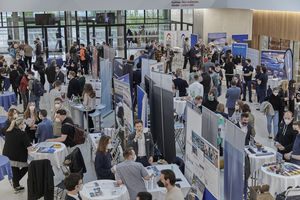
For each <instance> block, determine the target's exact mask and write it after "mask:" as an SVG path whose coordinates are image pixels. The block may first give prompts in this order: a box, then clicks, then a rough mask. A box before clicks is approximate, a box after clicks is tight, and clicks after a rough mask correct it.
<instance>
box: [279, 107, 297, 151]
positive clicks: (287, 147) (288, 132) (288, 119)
mask: <svg viewBox="0 0 300 200" xmlns="http://www.w3.org/2000/svg"><path fill="white" fill-rule="evenodd" d="M293 120H294V118H293V113H291V112H290V111H287V112H285V113H284V116H283V121H282V122H281V123H280V124H279V128H278V132H277V135H276V137H275V139H274V140H275V147H276V148H277V151H278V152H279V153H281V154H283V155H284V154H286V153H289V152H291V151H292V150H293V145H294V141H295V139H296V136H297V131H295V130H294V129H293Z"/></svg>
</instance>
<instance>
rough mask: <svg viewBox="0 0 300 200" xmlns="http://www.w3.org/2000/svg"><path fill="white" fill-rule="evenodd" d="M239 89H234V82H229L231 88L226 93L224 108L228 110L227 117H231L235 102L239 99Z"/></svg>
mask: <svg viewBox="0 0 300 200" xmlns="http://www.w3.org/2000/svg"><path fill="white" fill-rule="evenodd" d="M240 94H241V88H239V87H236V81H234V80H232V81H231V87H230V88H229V89H228V90H227V92H226V96H225V97H226V99H227V101H226V108H227V109H228V115H229V117H231V116H232V115H233V113H234V110H235V104H236V101H237V100H238V99H239V98H240Z"/></svg>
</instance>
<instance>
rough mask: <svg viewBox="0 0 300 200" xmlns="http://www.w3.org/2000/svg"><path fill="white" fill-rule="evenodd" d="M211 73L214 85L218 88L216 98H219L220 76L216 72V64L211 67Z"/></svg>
mask: <svg viewBox="0 0 300 200" xmlns="http://www.w3.org/2000/svg"><path fill="white" fill-rule="evenodd" d="M209 74H210V77H211V80H212V84H213V85H212V86H213V88H215V89H216V93H215V98H216V99H218V86H219V76H218V74H217V73H216V71H215V67H214V66H210V67H209Z"/></svg>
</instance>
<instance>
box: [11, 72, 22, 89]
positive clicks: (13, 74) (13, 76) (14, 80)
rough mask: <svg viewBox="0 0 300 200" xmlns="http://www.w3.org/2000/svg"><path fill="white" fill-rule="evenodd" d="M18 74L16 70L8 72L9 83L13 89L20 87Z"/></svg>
mask: <svg viewBox="0 0 300 200" xmlns="http://www.w3.org/2000/svg"><path fill="white" fill-rule="evenodd" d="M19 77H20V74H19V72H18V71H17V70H11V71H10V72H9V81H10V84H11V85H12V87H13V88H16V87H19V85H20V81H19V80H20V79H19Z"/></svg>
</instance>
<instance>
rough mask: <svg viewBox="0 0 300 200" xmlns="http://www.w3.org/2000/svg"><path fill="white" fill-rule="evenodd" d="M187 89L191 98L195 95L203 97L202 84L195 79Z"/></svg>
mask: <svg viewBox="0 0 300 200" xmlns="http://www.w3.org/2000/svg"><path fill="white" fill-rule="evenodd" d="M188 91H189V96H191V97H193V98H195V97H196V96H201V97H203V85H202V84H201V83H199V82H197V81H195V82H194V83H192V84H191V85H190V86H189V89H188Z"/></svg>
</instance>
